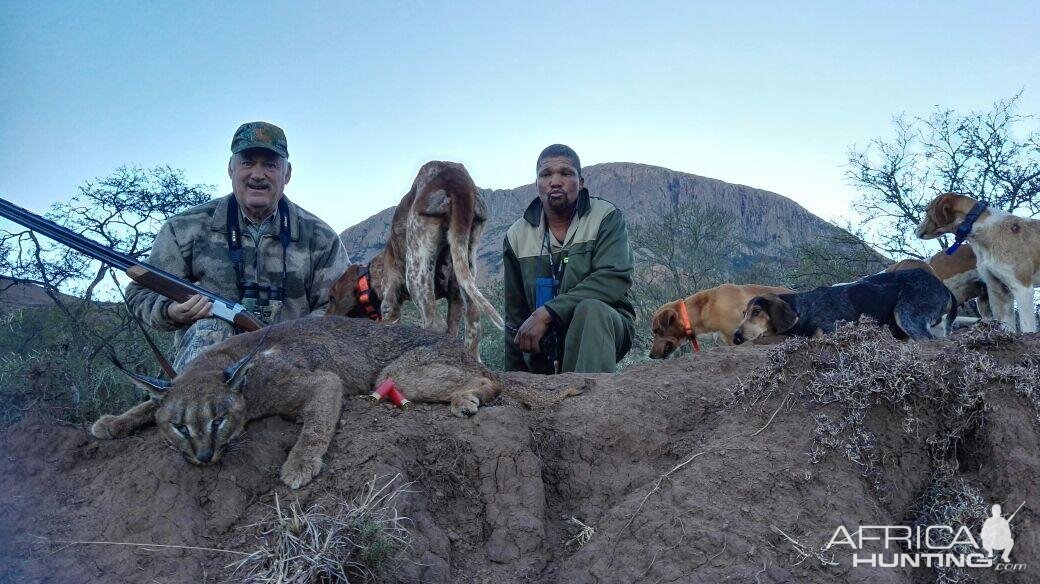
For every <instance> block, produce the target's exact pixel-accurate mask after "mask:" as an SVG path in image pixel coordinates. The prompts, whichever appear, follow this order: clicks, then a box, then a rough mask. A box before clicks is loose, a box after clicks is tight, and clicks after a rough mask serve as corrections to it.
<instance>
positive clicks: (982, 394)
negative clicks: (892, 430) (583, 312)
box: [733, 322, 1040, 584]
mask: <svg viewBox="0 0 1040 584" xmlns="http://www.w3.org/2000/svg"><path fill="white" fill-rule="evenodd" d="M867 324H870V323H868V322H860V323H858V324H849V325H842V326H839V327H838V329H837V331H836V332H835V333H834V334H833V335H828V336H825V337H823V338H819V339H792V340H790V341H787V342H785V343H784V344H782V345H779V346H777V347H776V348H774V349H773V350H772V351H771V352H770V354H769V356H768V361H767V365H766V366H764V367H762V368H761V369H759V370H757V371H755V372H753V373H752V374H751V375H750V376H749V377H747V378H746V379H743V380H741V381H740V382H739V383H738V386H737V387H735V388H734V389H733V394H734V398H735V401H736V402H739V403H743V404H744V405H745V407H746V408H747V409H751V408H752V407H754V406H755V405H757V404H761V403H762V402H764V401H765V400H767V399H771V398H772V397H773V396H779V395H783V396H784V397H783V400H781V406H780V407H783V405H784V403H787V402H789V401H791V397H792V396H794V397H795V399H796V401H797V402H799V403H801V404H802V405H803V406H804V407H805V408H806V409H807V410H808V411H809V414H810V415H811V416H812V418H813V420H814V421H815V427H814V429H813V438H814V439H813V443H812V447H811V449H810V452H809V458H810V461H811V462H814V463H815V462H819V461H820V460H821V459H822V458H823V457H824V456H826V454H827V453H828V452H839V453H841V454H843V455H844V456H845V457H846V458H848V459H849V460H850V461H852V462H853V463H855V464H856V465H857V466H858V467H859V468H860V471H861V473H862V475H863V476H864V477H865V478H867V479H868V480H869V481H870V482H871V483H872V484H873V485H874V487H875V489H876V490H877V492H878V494H879V496H880V497H882V498H884V496H885V490H886V489H885V485H884V481H883V475H882V468H881V459H880V456H879V454H878V452H877V437H876V436H875V435H874V433H873V432H871V431H870V430H869V429H868V428H867V427H866V425H865V421H866V417H867V414H868V412H869V411H870V410H871V408H876V407H886V408H889V409H890V410H895V411H897V412H900V413H901V414H902V415H903V430H904V431H905V432H907V433H908V434H912V435H915V436H916V435H918V434H919V433H920V431H921V420H919V419H918V418H917V414H916V413H915V412H921V411H923V408H926V409H930V410H932V411H937V412H938V413H939V414H940V419H941V423H940V424H939V425H938V426H937V427H935V428H932V429H931V430H932V433H931V434H930V435H928V436H924V437H923V438H924V439H926V440H927V441H928V444H929V452H930V457H931V459H932V460H931V468H932V472H931V476H930V478H929V484H928V487H927V488H926V489H925V490H924V491H923V492H922V493H921V494H920V495H919V496H918V497H917V499H916V501H915V503H914V505H913V507H912V509H911V510H910V514H911V522H912V524H913V525H965V526H968V527H969V528H970V529H971V530H972V531H973V533H978V529H979V528H980V526H981V524H982V522H983V521H984V520H985V518H986V516H987V508H986V504H985V500H984V498H983V497H982V495H981V493H980V491H979V490H978V488H976V487H975V486H973V485H972V484H971V483H970V482H969V481H968V480H966V479H965V478H964V477H962V476H959V475H958V474H957V471H956V468H957V462H956V456H955V454H956V453H955V449H956V448H958V444H960V443H961V442H962V440H963V439H964V437H965V436H968V435H969V434H970V433H971V432H972V431H973V430H975V429H976V428H979V427H980V426H981V425H982V424H984V423H985V413H986V395H987V392H992V391H1002V390H1006V389H1013V390H1014V391H1016V392H1018V393H1020V394H1022V395H1024V396H1026V397H1027V398H1029V399H1030V400H1031V402H1032V403H1033V405H1034V415H1035V416H1037V419H1038V421H1040V356H1038V355H1035V354H1030V353H1025V354H1020V351H1019V350H1017V345H1018V344H1019V341H1018V338H1019V337H1018V335H1016V334H1015V333H1012V332H1009V331H1007V330H1005V329H1004V328H1003V327H1001V326H1000V325H999V324H995V323H992V322H981V323H978V324H976V325H974V326H973V327H971V328H970V329H968V330H967V331H964V332H960V333H958V334H956V335H955V336H953V337H952V343H945V344H944V345H942V346H941V348H938V349H937V348H936V346H935V345H928V344H922V343H913V342H898V341H895V340H894V339H892V338H891V336H890V335H889V333H888V331H887V330H885V329H883V328H879V327H876V326H865V325H867ZM779 409H780V408H777V410H779ZM774 415H775V413H774ZM788 539H790V538H788ZM795 547H796V549H798V545H797V544H795ZM955 551H961V552H966V551H969V550H956V548H955ZM799 553H800V554H801V555H802V559H803V560H804V559H805V558H806V557H809V556H812V555H813V554H812V553H809V551H808V550H804V549H799ZM817 559H820V558H817ZM935 578H936V581H937V582H939V583H940V584H961V583H965V582H973V581H974V579H973V578H972V576H971V574H969V573H968V572H967V571H965V570H963V569H959V568H943V569H936V570H935Z"/></svg>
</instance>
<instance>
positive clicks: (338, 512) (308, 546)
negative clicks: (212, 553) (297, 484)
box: [232, 475, 411, 584]
mask: <svg viewBox="0 0 1040 584" xmlns="http://www.w3.org/2000/svg"><path fill="white" fill-rule="evenodd" d="M399 476H400V475H396V476H394V477H393V478H391V479H389V480H386V481H385V482H382V484H380V479H379V477H373V478H372V480H370V481H368V482H367V483H366V484H365V486H364V487H363V488H362V490H361V492H360V493H359V494H358V495H357V496H356V497H354V498H353V499H351V500H350V501H346V500H340V501H338V502H337V504H336V508H335V509H334V510H332V512H331V513H328V512H326V511H325V510H324V509H323V508H322V507H320V506H318V505H312V506H310V507H308V508H307V509H303V508H301V507H300V505H299V504H298V503H296V502H292V503H289V504H288V505H283V504H282V503H281V501H280V500H279V499H278V497H277V495H276V496H275V506H274V509H273V511H274V515H273V517H272V518H271V519H269V520H267V521H264V522H262V523H259V524H255V525H252V526H250V527H255V528H259V531H260V534H259V538H260V540H261V542H262V543H261V545H260V548H259V549H257V550H256V551H255V552H253V553H252V554H250V555H249V556H247V557H246V558H245V559H243V560H241V561H239V562H236V563H234V564H232V567H234V572H235V575H236V576H239V577H241V578H242V579H243V581H245V582H250V583H256V584H269V583H276V582H277V583H279V584H318V583H321V584H346V583H349V582H372V581H377V580H379V579H380V578H381V576H382V575H383V574H385V573H386V572H388V571H389V570H390V569H391V568H392V564H393V561H394V560H395V559H396V558H397V556H398V555H399V554H400V553H401V551H403V550H404V549H406V548H407V547H408V546H409V545H410V534H409V532H408V528H407V527H406V524H407V523H408V521H409V520H408V518H406V517H402V516H401V515H399V514H398V512H397V508H396V507H395V499H396V498H397V497H398V496H399V495H401V494H402V493H407V492H409V491H407V490H406V489H407V487H408V486H409V485H410V484H411V483H406V484H403V485H398V486H396V487H393V486H392V485H393V484H394V482H395V481H396V480H397V479H398V477H399Z"/></svg>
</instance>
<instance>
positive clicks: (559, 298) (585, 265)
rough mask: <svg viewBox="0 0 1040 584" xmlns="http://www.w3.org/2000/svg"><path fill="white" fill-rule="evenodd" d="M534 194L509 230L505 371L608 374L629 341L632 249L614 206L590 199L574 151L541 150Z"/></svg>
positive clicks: (561, 147) (558, 147)
mask: <svg viewBox="0 0 1040 584" xmlns="http://www.w3.org/2000/svg"><path fill="white" fill-rule="evenodd" d="M536 168H537V181H536V182H537V186H538V198H537V199H535V200H533V201H531V204H530V205H529V206H528V207H527V211H525V212H524V216H523V217H521V218H520V219H517V220H516V222H515V223H513V225H512V226H511V227H510V228H509V231H508V232H506V238H505V242H504V244H503V247H504V250H503V263H504V266H505V311H506V347H505V352H506V354H505V369H506V371H529V372H531V373H554V372H555V373H560V372H571V371H574V372H579V373H613V372H614V369H615V366H616V364H617V362H618V361H620V360H621V358H622V357H624V356H625V354H626V353H628V350H629V349H630V348H631V346H632V333H633V322H632V321H633V318H634V317H635V311H634V310H633V308H632V302H631V301H630V299H629V295H628V293H629V288H631V286H632V248H631V247H630V246H629V243H628V227H627V226H626V225H625V218H624V216H623V215H622V214H621V211H620V210H619V209H618V208H617V207H615V206H614V205H612V204H611V203H609V202H607V201H605V200H603V199H599V198H594V197H590V196H589V191H588V190H587V189H586V188H585V179H583V178H582V176H581V163H580V161H579V160H578V155H577V154H576V153H575V152H574V150H572V149H570V148H569V147H567V146H564V145H562V144H554V145H552V146H549V147H548V148H546V149H545V150H543V151H542V153H541V154H540V155H539V156H538V162H537V166H536Z"/></svg>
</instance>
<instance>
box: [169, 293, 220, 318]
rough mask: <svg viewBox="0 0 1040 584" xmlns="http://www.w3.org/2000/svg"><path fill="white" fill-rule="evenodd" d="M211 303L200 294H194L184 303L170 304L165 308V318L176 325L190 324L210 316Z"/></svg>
mask: <svg viewBox="0 0 1040 584" xmlns="http://www.w3.org/2000/svg"><path fill="white" fill-rule="evenodd" d="M212 309H213V303H212V302H210V300H209V298H206V297H205V296H203V295H202V294H196V295H194V296H192V297H191V298H189V299H187V300H185V301H184V302H171V303H170V304H168V305H167V306H166V316H168V317H170V320H172V321H173V322H175V323H177V324H191V323H193V322H195V321H196V320H199V319H200V318H206V317H207V316H210V315H211V314H212V312H211V311H212Z"/></svg>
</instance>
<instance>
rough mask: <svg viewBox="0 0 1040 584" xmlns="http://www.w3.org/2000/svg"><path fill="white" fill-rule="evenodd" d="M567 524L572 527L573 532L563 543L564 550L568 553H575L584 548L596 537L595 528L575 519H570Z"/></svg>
mask: <svg viewBox="0 0 1040 584" xmlns="http://www.w3.org/2000/svg"><path fill="white" fill-rule="evenodd" d="M567 523H568V524H569V525H572V526H574V531H572V533H571V534H570V537H568V538H567V539H566V540H564V542H563V547H564V549H566V550H567V551H569V552H576V551H578V550H580V549H581V548H583V547H585V544H587V543H589V542H590V541H592V538H593V537H594V536H595V535H596V530H595V528H593V527H592V526H591V525H587V524H586V523H585V522H584V521H582V520H581V519H578V518H577V517H571V518H570V519H568V520H567Z"/></svg>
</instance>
